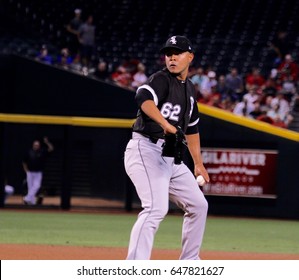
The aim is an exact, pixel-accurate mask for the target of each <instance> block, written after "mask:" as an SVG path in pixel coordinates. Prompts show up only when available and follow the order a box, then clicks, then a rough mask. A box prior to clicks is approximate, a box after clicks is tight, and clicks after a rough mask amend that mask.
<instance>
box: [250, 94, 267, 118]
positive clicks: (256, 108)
mask: <svg viewBox="0 0 299 280" xmlns="http://www.w3.org/2000/svg"><path fill="white" fill-rule="evenodd" d="M253 106H254V109H253V110H252V111H251V112H250V113H249V115H248V117H249V118H252V119H258V118H259V117H260V116H262V115H263V114H264V113H265V112H264V111H262V108H261V103H260V102H259V100H258V99H257V100H255V101H254V102H253Z"/></svg>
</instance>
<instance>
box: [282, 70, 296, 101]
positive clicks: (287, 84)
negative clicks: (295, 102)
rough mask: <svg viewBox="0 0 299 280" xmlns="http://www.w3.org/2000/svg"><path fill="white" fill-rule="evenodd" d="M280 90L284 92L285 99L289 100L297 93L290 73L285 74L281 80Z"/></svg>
mask: <svg viewBox="0 0 299 280" xmlns="http://www.w3.org/2000/svg"><path fill="white" fill-rule="evenodd" d="M281 86H282V89H281V90H282V91H283V92H284V96H285V99H286V100H287V101H288V102H291V101H292V99H293V97H294V96H295V94H296V93H297V89H296V85H295V82H294V81H293V78H292V77H291V75H290V74H289V75H286V76H285V77H284V79H283V80H282V81H281Z"/></svg>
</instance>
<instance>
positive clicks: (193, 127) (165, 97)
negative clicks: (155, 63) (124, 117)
mask: <svg viewBox="0 0 299 280" xmlns="http://www.w3.org/2000/svg"><path fill="white" fill-rule="evenodd" d="M149 99H150V100H153V101H154V102H155V104H156V106H157V107H158V109H159V110H160V112H161V114H162V116H163V117H164V118H165V119H167V121H168V122H169V123H170V124H172V125H174V126H180V127H181V128H182V129H183V131H184V132H185V133H186V134H193V133H197V132H198V126H197V123H198V121H199V114H198V108H197V102H196V92H195V88H194V85H193V83H192V82H191V81H190V80H189V79H187V80H186V81H180V80H179V79H177V78H176V76H175V75H172V74H171V73H170V72H169V71H168V70H167V69H164V70H161V71H158V72H156V73H155V74H153V75H152V76H151V77H149V79H148V81H147V82H146V83H145V84H144V85H142V86H140V87H139V88H138V89H137V93H136V101H137V103H138V105H139V108H140V106H141V104H142V103H143V102H144V101H145V100H149ZM133 131H134V132H139V133H141V134H143V135H147V136H149V137H153V138H163V134H164V132H163V129H162V127H161V126H160V125H159V124H157V123H156V122H155V121H153V120H152V119H150V118H149V117H148V116H147V115H146V114H145V113H144V112H142V110H141V109H139V111H138V113H137V119H136V121H135V123H134V125H133Z"/></svg>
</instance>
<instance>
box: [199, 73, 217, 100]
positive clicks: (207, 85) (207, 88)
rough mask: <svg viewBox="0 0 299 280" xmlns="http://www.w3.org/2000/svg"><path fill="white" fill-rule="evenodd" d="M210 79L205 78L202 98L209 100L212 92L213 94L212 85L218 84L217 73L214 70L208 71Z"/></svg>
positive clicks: (202, 84)
mask: <svg viewBox="0 0 299 280" xmlns="http://www.w3.org/2000/svg"><path fill="white" fill-rule="evenodd" d="M207 76H208V79H205V80H203V81H202V83H201V89H200V93H201V98H200V99H204V100H209V98H210V96H211V94H212V87H215V86H217V83H218V82H217V79H216V73H215V72H214V71H212V70H210V71H209V72H208V75H207Z"/></svg>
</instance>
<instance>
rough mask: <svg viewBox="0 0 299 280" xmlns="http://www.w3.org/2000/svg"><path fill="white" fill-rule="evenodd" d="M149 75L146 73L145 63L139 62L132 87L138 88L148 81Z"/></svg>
mask: <svg viewBox="0 0 299 280" xmlns="http://www.w3.org/2000/svg"><path fill="white" fill-rule="evenodd" d="M147 78H148V77H147V75H146V74H145V65H144V64H143V63H138V65H137V72H136V73H135V74H134V75H133V81H132V88H133V89H137V88H138V87H139V86H141V85H143V84H144V83H145V82H146V81H147Z"/></svg>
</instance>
